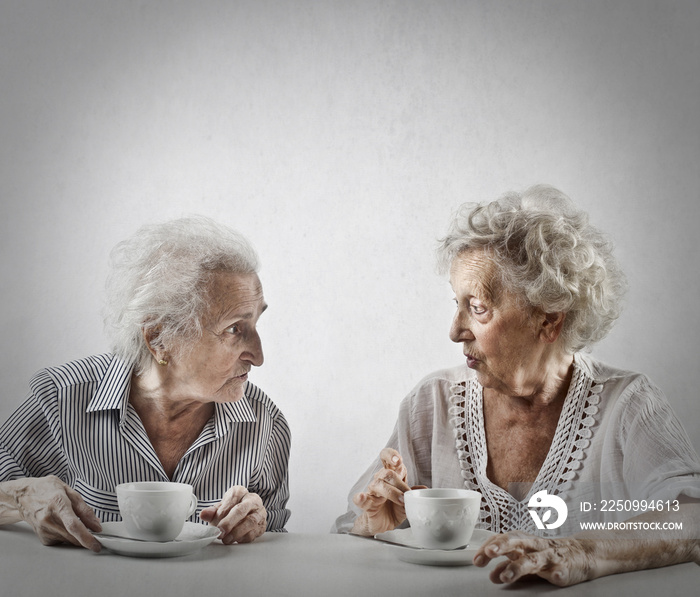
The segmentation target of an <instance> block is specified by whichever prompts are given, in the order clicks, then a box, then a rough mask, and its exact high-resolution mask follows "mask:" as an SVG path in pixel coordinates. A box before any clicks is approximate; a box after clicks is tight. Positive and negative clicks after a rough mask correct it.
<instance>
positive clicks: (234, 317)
mask: <svg viewBox="0 0 700 597" xmlns="http://www.w3.org/2000/svg"><path fill="white" fill-rule="evenodd" d="M267 307H268V305H267V303H264V304H263V306H262V309H261V310H260V315H262V314H263V313H265V311H267ZM249 319H253V313H252V312H251V311H248V312H247V313H243V314H242V315H238V314H236V313H235V312H233V313H224V314H222V315H220V316H219V317H218V318H217V319H216V324H214V325H216V326H218V325H221V324H222V323H223V322H224V321H241V320H249Z"/></svg>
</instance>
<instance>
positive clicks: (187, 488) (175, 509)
mask: <svg viewBox="0 0 700 597" xmlns="http://www.w3.org/2000/svg"><path fill="white" fill-rule="evenodd" d="M117 502H118V503H119V511H120V513H121V515H122V521H123V522H124V528H125V529H126V532H127V533H128V535H129V536H130V537H133V538H134V539H141V540H142V541H172V540H173V539H175V538H176V537H177V536H178V535H179V534H180V533H181V532H182V528H183V527H184V526H185V520H187V519H188V518H189V517H190V516H192V513H193V512H194V511H195V509H196V508H197V498H196V496H195V495H194V493H193V489H192V486H191V485H187V484H185V483H168V482H156V481H145V482H140V483H122V484H120V485H117Z"/></svg>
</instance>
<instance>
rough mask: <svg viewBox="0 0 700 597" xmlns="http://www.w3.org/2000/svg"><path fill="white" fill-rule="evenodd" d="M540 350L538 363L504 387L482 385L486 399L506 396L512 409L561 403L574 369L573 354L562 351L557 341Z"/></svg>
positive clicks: (545, 406)
mask: <svg viewBox="0 0 700 597" xmlns="http://www.w3.org/2000/svg"><path fill="white" fill-rule="evenodd" d="M549 348H550V350H547V351H545V352H544V353H543V358H542V359H541V360H540V362H539V365H538V366H536V367H530V368H529V369H528V370H523V371H522V372H521V373H520V374H519V375H516V376H515V378H514V380H513V381H512V382H511V384H510V387H508V388H507V391H503V390H501V391H499V390H496V389H489V388H485V389H484V396H486V397H488V398H489V399H492V398H500V399H504V398H505V399H506V400H507V403H508V404H509V406H510V407H511V408H513V409H521V410H527V411H541V410H543V409H547V408H548V407H550V406H552V405H561V404H562V403H563V402H564V399H565V398H566V395H567V393H568V391H569V385H570V384H571V377H572V375H573V370H574V366H573V365H574V357H573V355H571V354H567V353H564V352H562V351H561V350H560V349H559V347H558V346H557V343H555V344H552V345H551V346H550V347H549Z"/></svg>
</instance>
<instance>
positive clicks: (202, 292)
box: [105, 216, 258, 373]
mask: <svg viewBox="0 0 700 597" xmlns="http://www.w3.org/2000/svg"><path fill="white" fill-rule="evenodd" d="M219 271H223V272H230V273H238V274H249V273H256V272H257V271H258V257H257V254H256V253H255V250H254V249H253V247H252V246H251V245H250V243H249V242H248V241H247V240H246V238H245V237H243V236H242V235H241V234H239V233H238V232H236V231H234V230H232V229H230V228H228V227H226V226H222V225H220V224H218V223H216V222H214V221H213V220H211V219H209V218H206V217H203V216H193V217H188V218H181V219H177V220H172V221H169V222H166V223H163V224H154V225H148V226H144V227H143V228H141V229H140V230H138V231H137V232H136V234H134V235H133V236H132V237H130V238H128V239H126V240H124V241H122V242H120V243H119V244H118V245H117V246H116V247H115V248H114V249H113V250H112V253H111V271H110V274H109V276H108V278H107V301H106V306H105V329H106V332H107V334H108V335H109V336H110V337H111V340H112V350H113V351H114V353H115V354H117V355H119V356H120V357H121V358H123V359H124V360H126V361H127V362H128V363H130V364H133V365H134V367H135V370H136V372H137V373H142V372H143V371H145V369H146V368H147V367H148V365H149V363H150V359H151V354H150V352H149V350H148V346H147V343H146V340H145V339H144V335H143V330H148V329H152V330H157V337H158V341H159V343H160V344H162V345H163V346H165V347H166V348H168V349H169V350H171V351H174V352H176V353H178V354H182V352H183V351H184V350H186V345H187V344H190V342H188V341H191V340H195V339H197V338H199V337H201V334H202V316H203V315H204V313H205V309H206V305H207V302H208V300H209V297H208V295H207V292H208V287H209V284H208V281H209V276H210V275H211V274H212V273H213V272H219Z"/></svg>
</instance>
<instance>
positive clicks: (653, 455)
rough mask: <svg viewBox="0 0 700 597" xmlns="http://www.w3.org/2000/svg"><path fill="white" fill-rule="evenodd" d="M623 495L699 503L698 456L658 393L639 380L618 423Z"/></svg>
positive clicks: (643, 380) (651, 385) (656, 389)
mask: <svg viewBox="0 0 700 597" xmlns="http://www.w3.org/2000/svg"><path fill="white" fill-rule="evenodd" d="M622 434H623V439H622V446H623V454H624V456H623V458H624V460H623V464H622V471H623V477H624V480H625V485H626V486H627V493H628V495H630V496H632V497H636V498H639V499H653V500H673V499H676V498H678V497H679V496H680V495H685V496H687V497H690V498H698V499H700V458H698V454H697V452H696V451H695V450H694V449H693V446H692V444H691V443H690V440H689V438H688V436H687V434H686V432H685V430H684V429H683V426H682V425H681V422H680V421H679V420H678V418H677V417H676V415H675V413H674V412H673V410H672V409H671V405H670V404H669V403H668V400H667V399H666V397H665V395H664V394H663V392H662V391H661V390H660V389H659V388H657V387H656V386H655V385H654V384H652V383H651V382H650V381H649V380H648V379H647V378H645V377H641V378H640V379H639V380H638V382H637V383H636V384H634V387H633V388H631V389H630V393H629V395H628V399H627V400H626V412H625V417H624V422H623V425H622Z"/></svg>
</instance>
